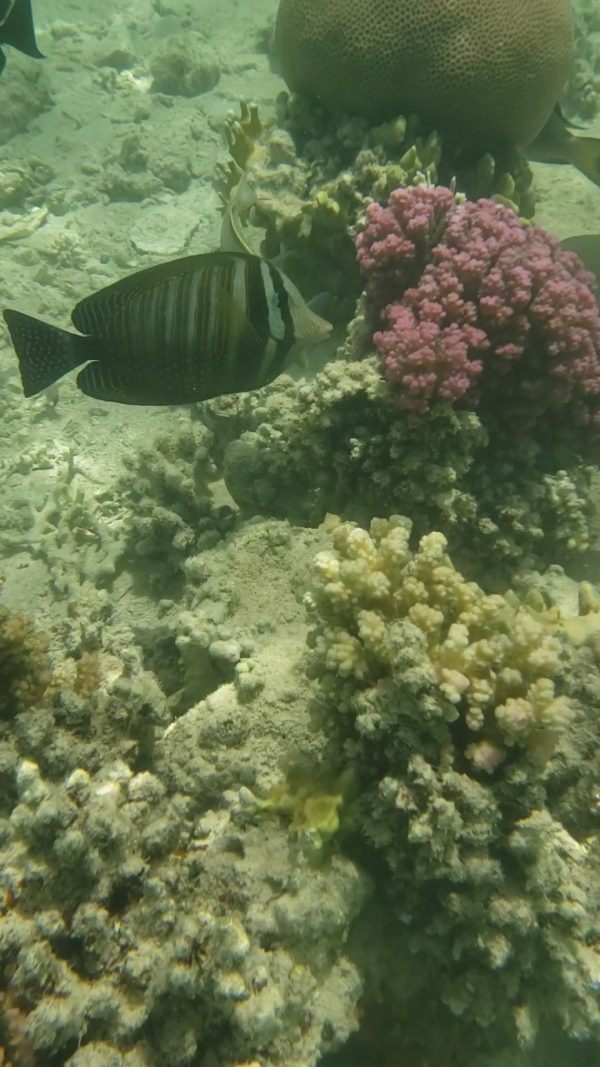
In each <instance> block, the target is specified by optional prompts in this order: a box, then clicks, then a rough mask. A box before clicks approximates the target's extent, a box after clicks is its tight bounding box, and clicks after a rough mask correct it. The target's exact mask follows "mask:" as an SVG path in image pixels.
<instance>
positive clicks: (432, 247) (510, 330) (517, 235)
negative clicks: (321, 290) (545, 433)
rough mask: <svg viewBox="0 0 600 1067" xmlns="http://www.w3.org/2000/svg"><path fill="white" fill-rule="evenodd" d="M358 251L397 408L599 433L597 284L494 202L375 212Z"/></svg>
mask: <svg viewBox="0 0 600 1067" xmlns="http://www.w3.org/2000/svg"><path fill="white" fill-rule="evenodd" d="M356 244H357V253H358V261H359V263H360V265H361V267H362V269H363V272H364V274H365V276H366V285H367V295H368V299H369V302H370V304H371V307H372V309H373V310H374V311H375V312H377V311H378V312H379V318H380V322H381V328H380V329H378V330H376V331H375V333H374V335H373V341H374V344H375V347H376V349H377V351H378V352H379V355H380V357H381V365H382V368H383V372H384V375H385V378H386V380H387V382H388V383H389V384H390V386H391V387H392V389H393V391H394V394H395V396H396V398H397V400H398V403H399V404H400V406H401V407H404V408H407V409H409V410H411V411H415V412H417V413H422V412H424V411H427V410H429V409H430V407H431V405H432V404H433V403H435V401H436V400H447V401H449V402H450V403H460V404H461V405H462V406H465V407H470V408H475V409H478V408H481V409H482V410H483V411H485V412H486V415H489V417H490V418H494V419H495V420H496V421H497V422H502V423H503V426H504V428H505V427H506V424H507V422H510V423H511V424H512V426H513V428H515V429H517V428H518V427H519V424H520V425H521V427H527V428H529V427H531V426H532V425H533V424H534V423H535V422H536V420H537V419H539V418H542V417H543V416H544V415H550V416H553V415H556V412H557V409H564V410H562V411H561V413H560V417H561V419H562V420H563V421H565V422H567V423H571V424H572V425H575V426H578V427H587V428H588V430H589V431H590V433H591V434H595V433H597V431H598V428H599V427H600V399H599V396H600V311H599V309H598V306H597V304H596V299H595V296H594V279H593V277H592V275H590V274H589V273H588V272H587V271H585V270H584V269H583V268H582V266H581V263H580V262H579V261H578V259H577V257H576V256H575V255H574V254H573V253H571V252H564V251H562V249H561V247H560V243H559V242H558V241H557V240H556V238H554V237H552V236H551V235H550V234H548V233H546V232H545V231H544V230H542V229H540V228H539V227H537V226H529V227H525V226H523V224H522V223H521V222H520V220H519V219H518V217H517V216H516V215H515V213H514V212H513V211H511V210H510V209H509V208H506V207H504V206H502V205H500V204H497V203H495V202H494V201H491V200H477V201H474V202H471V203H459V202H457V201H456V199H455V198H454V197H453V196H452V194H451V193H450V191H449V190H447V189H444V188H440V187H438V188H426V187H423V188H417V189H396V190H395V191H394V192H393V193H392V194H391V196H390V199H389V203H388V205H387V206H386V207H382V206H381V205H379V204H372V205H371V206H370V207H369V208H368V210H367V224H366V226H365V229H364V230H363V231H362V232H361V233H360V234H359V235H358V238H357V242H356ZM391 293H394V296H393V297H392V298H391V299H389V302H388V300H387V298H388V297H389V295H390V294H391ZM382 301H386V303H385V306H383V307H381V306H380V305H381V303H382Z"/></svg>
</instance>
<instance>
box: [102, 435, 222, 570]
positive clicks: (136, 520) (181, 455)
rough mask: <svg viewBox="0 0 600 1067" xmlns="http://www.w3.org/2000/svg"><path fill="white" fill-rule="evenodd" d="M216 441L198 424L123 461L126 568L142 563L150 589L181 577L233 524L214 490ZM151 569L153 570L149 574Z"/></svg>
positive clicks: (120, 491) (122, 482)
mask: <svg viewBox="0 0 600 1067" xmlns="http://www.w3.org/2000/svg"><path fill="white" fill-rule="evenodd" d="M212 450H213V435H212V434H211V433H210V431H209V430H208V429H207V428H206V427H205V426H203V425H201V424H200V423H195V424H190V423H189V422H188V423H187V424H186V425H183V426H182V427H181V429H179V430H178V431H177V432H171V433H169V434H162V435H161V436H160V437H158V438H156V439H155V440H154V441H153V442H152V443H151V444H150V445H148V446H147V447H144V448H141V449H139V450H138V451H137V452H136V453H134V454H133V455H131V456H125V457H124V466H125V468H126V473H125V474H123V476H122V477H121V479H120V481H119V494H120V498H121V500H122V503H123V505H124V507H125V509H126V518H125V528H126V532H125V545H124V551H125V552H126V554H127V559H128V564H129V566H130V567H135V563H136V561H140V568H139V570H141V569H142V567H141V564H142V561H143V570H144V573H145V580H146V583H147V584H148V586H149V587H150V588H156V587H157V586H158V585H159V584H160V582H161V581H163V582H164V581H165V579H168V578H169V577H172V576H174V575H176V574H177V573H178V572H180V570H181V567H182V565H183V563H184V562H185V560H186V559H187V558H188V557H190V556H193V555H195V553H197V552H200V551H201V550H202V549H206V548H209V547H210V546H211V545H214V544H216V543H217V542H218V541H219V539H220V538H221V537H222V535H223V533H225V532H226V531H227V530H228V529H230V528H231V525H232V523H233V519H234V512H233V509H232V508H231V507H230V506H228V505H227V503H225V502H224V503H223V504H217V503H216V502H215V500H214V491H213V488H214V487H213V485H212V484H211V483H214V482H215V481H216V479H217V477H218V470H217V467H216V465H215V462H214V460H213V458H212ZM148 565H150V569H148Z"/></svg>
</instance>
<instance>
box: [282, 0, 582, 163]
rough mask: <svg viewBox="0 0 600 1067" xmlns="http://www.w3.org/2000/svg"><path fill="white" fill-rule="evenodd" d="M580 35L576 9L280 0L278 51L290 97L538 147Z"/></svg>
mask: <svg viewBox="0 0 600 1067" xmlns="http://www.w3.org/2000/svg"><path fill="white" fill-rule="evenodd" d="M572 36H573V29H572V16H571V2H570V0H526V2H525V0H421V2H419V3H416V2H415V0H327V3H323V0H280V4H279V10H278V13H277V22H276V27H275V49H276V52H277V54H278V56H279V59H280V61H281V66H282V73H283V76H284V78H285V80H286V82H287V83H288V85H289V87H290V88H291V89H294V90H296V91H298V92H302V93H306V94H307V95H308V96H311V97H314V98H317V99H319V100H322V102H323V103H324V104H325V105H327V106H328V107H333V108H341V109H343V110H346V111H351V112H358V113H361V114H367V115H370V116H373V117H376V118H381V117H383V116H385V115H391V114H394V113H397V112H399V111H404V112H406V111H407V110H408V111H415V112H416V113H417V114H420V115H421V116H422V117H425V118H428V119H430V120H431V121H432V122H434V123H436V124H441V125H451V126H454V127H455V128H456V129H457V130H458V131H459V132H460V133H462V134H465V133H466V134H469V135H471V134H472V135H475V136H477V137H482V136H483V137H487V138H490V139H492V140H508V141H511V142H514V143H516V144H527V143H529V142H530V141H531V140H533V138H534V137H535V136H536V135H537V134H538V133H539V131H540V130H541V128H542V127H543V126H544V124H545V122H546V120H547V118H548V116H549V115H550V113H551V111H552V108H553V106H554V104H555V102H556V100H557V98H558V95H559V93H560V90H561V89H562V86H563V84H564V82H565V81H566V79H567V76H568V73H569V62H570V57H571V47H572Z"/></svg>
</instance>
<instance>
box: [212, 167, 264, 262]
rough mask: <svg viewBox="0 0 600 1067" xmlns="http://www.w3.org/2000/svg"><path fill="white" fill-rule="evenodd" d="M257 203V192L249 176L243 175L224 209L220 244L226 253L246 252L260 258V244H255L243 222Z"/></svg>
mask: <svg viewBox="0 0 600 1067" xmlns="http://www.w3.org/2000/svg"><path fill="white" fill-rule="evenodd" d="M255 203H256V191H255V190H254V189H253V188H252V185H251V184H250V181H249V179H248V176H247V175H246V174H243V175H242V177H241V178H240V180H239V182H238V184H237V185H236V187H235V190H234V192H233V195H232V196H231V198H230V200H229V201H226V202H225V207H224V209H223V219H222V221H221V233H220V240H219V244H220V247H221V249H222V250H223V251H224V252H246V253H248V254H249V255H251V256H260V254H261V252H260V248H259V247H258V244H257V243H256V244H255V243H254V242H253V239H252V237H251V236H250V235H249V233H248V232H247V230H246V229H245V227H244V224H243V222H242V218H243V217H247V215H248V212H249V211H250V209H251V208H252V207H253V206H254V204H255ZM255 241H257V238H255Z"/></svg>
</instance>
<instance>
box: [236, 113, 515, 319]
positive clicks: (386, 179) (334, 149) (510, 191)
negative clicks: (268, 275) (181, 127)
mask: <svg viewBox="0 0 600 1067" xmlns="http://www.w3.org/2000/svg"><path fill="white" fill-rule="evenodd" d="M225 132H226V138H227V143H228V147H229V153H230V156H229V159H228V161H227V162H226V163H225V164H222V165H221V166H220V168H219V171H220V186H221V192H222V195H223V197H224V199H225V200H228V199H230V198H231V196H232V192H233V198H234V203H235V202H236V200H235V189H236V186H237V184H238V182H239V181H240V178H241V177H242V175H245V176H246V182H247V183H249V184H250V187H251V189H252V190H253V198H252V204H251V206H250V207H246V209H245V210H244V211H243V212H242V214H243V215H244V218H243V220H242V221H244V222H245V221H247V220H249V221H250V223H251V225H252V226H255V227H256V228H257V233H260V234H261V236H262V237H263V242H262V247H263V251H264V253H265V254H266V255H267V256H268V257H269V258H274V257H275V256H278V255H280V254H282V253H283V255H284V257H285V259H284V264H285V269H286V271H287V272H289V273H290V274H291V276H293V278H294V281H296V283H297V284H298V285H299V286H300V287H301V290H302V292H303V293H307V294H308V295H310V294H312V293H318V292H322V291H324V290H326V291H327V292H329V293H331V294H332V295H333V296H334V297H335V298H336V301H337V302H338V304H337V305H335V304H334V307H333V313H334V314H335V315H336V317H337V318H339V319H340V320H342V321H347V320H348V319H349V318H350V317H351V313H352V308H353V304H354V299H355V297H356V296H357V295H358V291H359V276H358V272H357V269H356V263H355V253H354V248H353V243H352V235H353V233H354V232H355V229H356V227H357V225H359V223H361V222H362V219H363V216H364V212H365V209H366V207H367V205H368V204H369V203H370V202H371V201H372V200H373V199H375V200H381V201H385V200H386V199H387V197H388V196H389V193H390V192H391V190H392V189H394V188H396V187H398V186H411V185H413V184H414V183H415V182H417V181H422V180H423V177H424V176H426V177H428V178H429V179H430V180H431V181H433V182H441V183H443V184H450V183H454V184H456V185H457V187H458V188H459V189H461V190H462V191H464V192H465V193H466V194H467V195H468V196H497V197H499V198H500V199H502V200H504V201H508V202H510V203H512V204H514V205H515V206H517V207H518V209H519V210H520V211H521V212H522V213H523V214H524V215H526V216H530V215H532V214H533V208H534V199H533V191H532V189H531V181H532V175H531V172H530V170H529V168H528V166H527V163H526V161H525V159H524V158H523V157H522V156H521V155H520V154H519V153H518V152H517V151H516V150H514V149H512V150H511V149H507V148H500V149H498V148H496V147H495V148H494V149H493V151H492V149H491V146H490V150H489V151H487V152H486V150H485V148H482V147H481V146H478V147H475V148H474V149H473V150H468V149H467V147H466V146H465V144H464V143H462V142H461V141H460V140H457V139H455V138H453V137H452V136H451V135H445V136H444V137H443V138H441V137H440V136H439V135H438V133H436V132H435V130H433V129H432V128H431V126H428V125H426V124H424V123H422V122H420V121H419V120H418V119H417V118H416V117H414V116H413V117H412V118H410V119H408V120H407V119H405V118H403V117H402V116H401V115H398V116H396V117H395V118H393V119H391V120H390V121H389V122H384V123H381V124H379V125H373V124H369V122H368V120H367V119H365V118H361V117H359V116H348V115H347V116H344V117H343V118H342V119H341V120H336V119H334V118H332V117H331V116H330V115H328V114H327V113H326V112H324V111H323V110H322V108H320V107H319V106H317V105H313V104H311V103H310V102H309V101H308V100H306V99H304V98H302V97H298V96H295V95H292V96H288V95H287V94H285V93H282V94H281V95H280V97H279V99H278V102H277V115H276V120H275V121H263V120H262V119H261V118H260V117H259V115H258V111H257V108H256V107H255V106H254V105H249V104H247V103H245V102H243V103H242V106H241V112H240V115H239V116H236V115H235V114H233V113H232V114H230V116H229V118H228V121H227V123H226V129H225ZM338 305H339V306H338Z"/></svg>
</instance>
